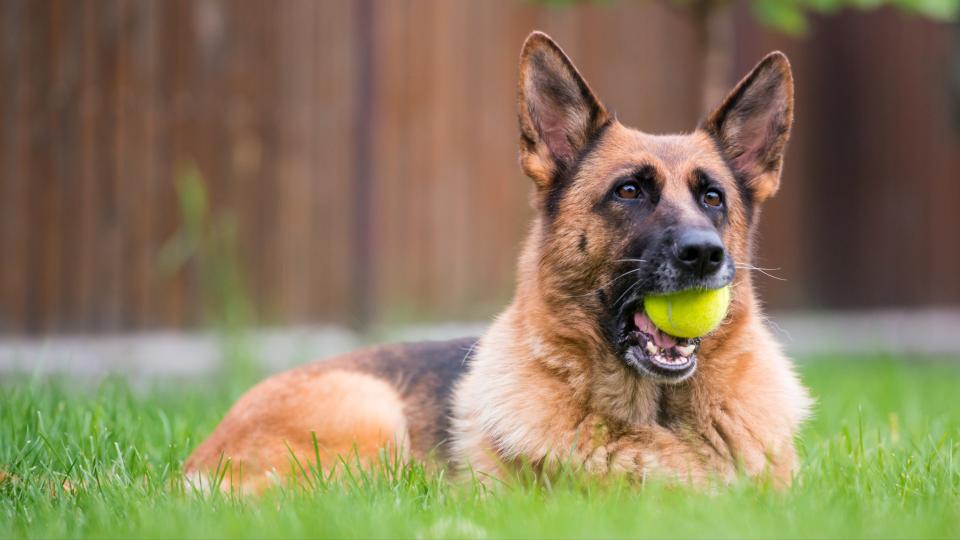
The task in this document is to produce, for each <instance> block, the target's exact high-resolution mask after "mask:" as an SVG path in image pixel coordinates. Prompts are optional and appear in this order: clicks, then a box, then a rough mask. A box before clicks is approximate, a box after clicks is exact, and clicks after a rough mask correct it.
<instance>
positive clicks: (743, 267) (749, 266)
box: [735, 262, 787, 281]
mask: <svg viewBox="0 0 960 540" xmlns="http://www.w3.org/2000/svg"><path fill="white" fill-rule="evenodd" d="M735 266H736V267H737V268H739V269H741V270H750V271H753V272H760V273H761V274H763V275H765V276H767V277H768V278H771V279H775V280H777V281H786V280H787V278H783V277H780V276H777V275H774V274H772V273H771V272H775V271H777V270H780V268H760V267H759V266H754V265H752V264H748V263H739V262H738V263H735Z"/></svg>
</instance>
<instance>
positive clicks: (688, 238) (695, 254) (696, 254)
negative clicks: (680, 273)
mask: <svg viewBox="0 0 960 540" xmlns="http://www.w3.org/2000/svg"><path fill="white" fill-rule="evenodd" d="M723 256H724V252H723V242H721V241H720V236H719V235H718V234H717V233H716V232H714V231H711V230H706V229H693V230H688V231H684V232H682V233H681V234H680V238H679V239H677V249H676V252H675V259H676V262H677V266H679V267H680V268H681V269H682V270H686V271H688V272H694V273H695V274H696V275H698V276H700V277H705V276H709V275H710V274H714V273H716V272H717V270H720V266H721V265H722V264H723Z"/></svg>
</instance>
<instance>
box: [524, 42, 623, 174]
mask: <svg viewBox="0 0 960 540" xmlns="http://www.w3.org/2000/svg"><path fill="white" fill-rule="evenodd" d="M608 120H609V116H608V115H607V111H606V110H605V109H604V108H603V105H602V104H601V103H600V100H599V99H597V97H596V96H595V95H594V93H593V91H592V90H590V87H589V86H588V85H587V82H586V81H585V80H583V77H581V76H580V73H579V72H577V68H576V67H574V65H573V62H571V61H570V59H569V58H567V55H565V54H564V53H563V51H562V50H561V49H560V47H559V46H558V45H557V44H556V43H554V42H553V40H552V39H550V37H549V36H547V35H546V34H544V33H542V32H534V33H532V34H530V37H528V38H527V41H526V42H525V43H524V44H523V51H522V52H521V53H520V137H521V141H520V153H521V156H520V162H521V164H522V165H523V170H524V172H526V173H527V176H529V177H530V178H532V179H533V180H534V182H536V183H537V185H538V186H539V187H541V188H544V187H547V186H548V185H549V184H550V181H551V179H552V178H554V177H555V176H556V174H557V173H558V172H562V171H564V170H567V169H569V168H570V167H572V166H573V165H574V164H575V163H576V161H577V159H578V158H579V156H580V153H581V151H582V150H583V148H584V147H585V146H586V145H587V143H588V142H589V141H590V139H591V138H592V137H594V136H595V135H596V134H597V133H598V132H599V130H600V128H601V127H602V126H603V125H604V124H605V123H606V122H607V121H608Z"/></svg>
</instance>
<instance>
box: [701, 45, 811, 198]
mask: <svg viewBox="0 0 960 540" xmlns="http://www.w3.org/2000/svg"><path fill="white" fill-rule="evenodd" d="M792 124H793V74H792V73H791V72H790V62H789V61H788V60H787V57H786V56H784V54H783V53H781V52H772V53H770V54H768V55H767V56H766V57H765V58H764V59H763V60H761V61H760V63H759V64H757V67H755V68H753V71H751V72H750V74H749V75H747V76H746V77H744V79H743V80H742V81H740V83H739V84H737V86H736V88H734V89H733V91H732V92H730V94H729V95H728V96H727V98H726V99H725V100H724V102H723V104H722V105H720V107H718V108H717V109H716V110H715V111H713V112H712V113H711V114H710V115H709V116H707V119H706V120H704V122H703V123H702V124H701V127H702V128H703V129H704V130H706V131H707V133H709V134H710V135H711V136H713V137H714V139H715V140H716V141H717V144H718V146H719V147H720V151H721V152H723V153H724V155H725V156H726V158H727V161H728V162H729V163H730V166H731V167H732V168H733V172H734V174H735V175H736V176H737V180H738V181H740V182H743V183H744V184H745V185H746V187H747V188H749V189H750V190H751V192H752V193H753V196H754V200H756V201H757V202H762V201H763V200H764V199H766V198H768V197H770V196H771V195H773V194H774V193H776V192H777V188H779V187H780V169H781V168H782V165H783V152H784V149H785V147H786V145H787V139H788V138H789V137H790V126H791V125H792Z"/></svg>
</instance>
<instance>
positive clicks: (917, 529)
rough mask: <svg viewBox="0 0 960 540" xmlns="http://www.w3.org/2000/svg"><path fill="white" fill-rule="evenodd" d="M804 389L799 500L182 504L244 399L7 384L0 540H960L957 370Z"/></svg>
mask: <svg viewBox="0 0 960 540" xmlns="http://www.w3.org/2000/svg"><path fill="white" fill-rule="evenodd" d="M801 372H802V375H803V378H804V380H805V382H806V383H807V384H808V385H809V386H810V387H811V388H812V389H813V393H814V394H815V395H816V397H817V398H818V400H819V405H818V408H817V413H816V416H815V417H814V418H813V419H812V420H811V421H810V422H809V424H808V425H807V427H806V429H805V430H804V431H803V434H802V436H801V438H800V440H799V441H798V443H799V449H800V454H801V456H802V460H803V467H802V470H801V472H800V474H799V476H798V478H797V480H796V483H795V485H794V486H793V488H792V489H790V490H789V491H787V492H783V493H781V492H776V491H774V490H771V489H769V488H768V487H767V486H764V485H758V484H755V483H751V482H743V483H741V484H739V485H735V486H732V487H730V488H728V489H724V490H722V491H720V492H715V493H712V494H711V493H700V492H696V491H692V490H690V489H686V488H681V487H676V486H666V485H652V484H648V485H646V486H642V487H637V486H631V485H629V484H627V483H623V482H612V483H608V484H607V485H601V484H600V483H598V482H590V481H584V480H576V479H566V480H563V481H559V482H555V483H553V484H551V485H542V484H541V485H535V484H533V483H530V482H517V483H515V484H514V485H513V486H511V487H508V488H504V489H500V490H497V491H495V492H492V493H486V494H484V493H483V490H482V489H480V488H479V487H478V486H476V485H475V484H473V483H472V482H469V481H466V482H463V481H461V482H452V481H449V480H446V479H444V478H443V477H442V476H441V475H440V474H439V473H428V472H425V471H424V470H423V469H422V468H420V467H418V466H407V467H401V468H398V469H391V470H386V471H382V472H381V473H379V474H359V473H356V474H354V475H353V476H348V477H345V478H343V479H341V480H336V481H330V482H321V483H317V485H316V486H315V487H314V488H313V489H309V490H308V489H301V488H291V489H287V490H277V491H275V492H271V493H269V494H267V495H265V496H264V497H262V498H259V499H258V498H246V499H237V498H231V497H229V496H223V495H216V496H208V497H203V496H200V495H198V494H195V493H190V492H188V491H185V490H184V489H183V488H182V484H181V483H180V481H179V467H180V463H181V460H182V459H183V458H184V457H185V456H186V455H187V453H188V452H189V450H190V448H191V447H192V446H193V445H194V444H195V443H196V442H197V441H198V440H199V439H200V438H202V437H203V436H204V435H205V434H207V433H209V431H210V430H211V429H212V428H213V426H214V425H215V423H216V422H217V420H218V419H219V417H220V416H221V415H222V414H223V412H224V411H225V408H226V407H227V406H228V405H229V403H230V401H231V399H232V398H233V397H235V396H236V394H237V392H238V391H239V388H238V387H237V386H236V385H235V384H234V385H230V384H223V383H220V384H215V383H212V382H211V381H197V382H189V383H184V382H179V383H174V382H166V383H157V384H156V385H155V386H154V387H151V388H140V389H138V390H135V391H134V390H131V389H129V388H128V386H127V385H126V384H125V383H123V382H122V381H117V380H111V381H106V382H104V383H102V384H101V385H99V386H98V387H95V388H91V387H89V386H87V387H85V388H74V387H73V386H72V385H70V384H67V383H66V382H63V381H61V382H55V383H51V382H49V381H43V380H34V381H18V382H10V381H7V382H6V383H5V384H3V385H2V386H0V392H2V395H0V469H3V470H5V471H7V473H8V475H9V476H8V477H7V479H6V480H5V481H3V482H2V484H0V538H17V537H31V538H51V537H80V538H86V537H131V536H132V537H148V538H149V537H154V538H170V537H183V536H190V537H237V538H260V537H291V536H311V537H347V538H367V537H384V536H389V537H398V536H399V537H416V538H434V537H436V538H448V537H487V538H491V537H545V536H546V537H564V538H569V537H592V538H595V537H663V536H666V537H710V538H715V537H764V538H766V537H832V538H838V537H904V538H906V537H910V538H916V537H953V538H960V446H958V445H960V363H948V362H942V363H932V362H926V363H923V362H917V363H909V364H908V363H901V362H896V361H892V360H873V361H867V360H843V359H836V358H821V359H818V360H816V361H811V362H807V363H804V364H802V365H801ZM65 480H66V481H67V482H69V484H68V487H67V488H64V487H62V485H63V482H64V481H65Z"/></svg>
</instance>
